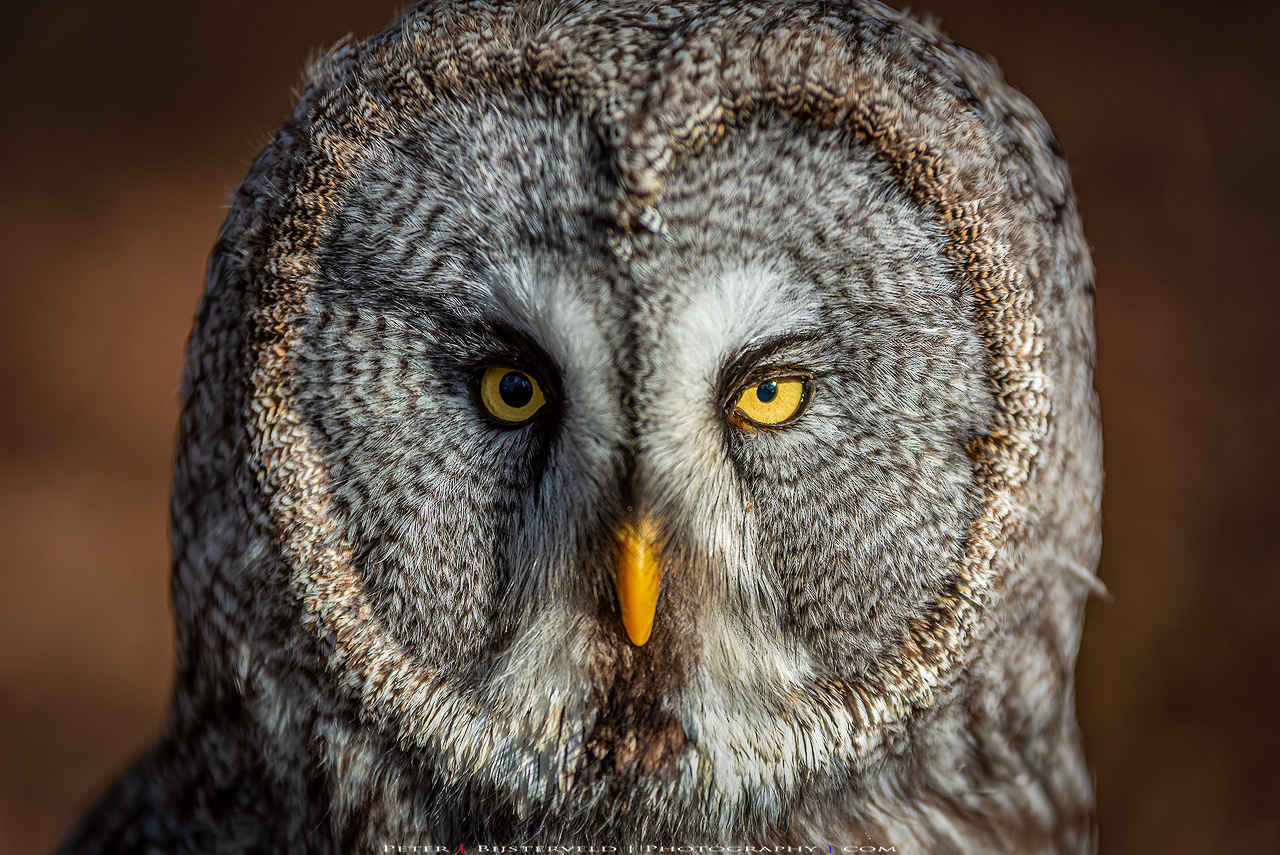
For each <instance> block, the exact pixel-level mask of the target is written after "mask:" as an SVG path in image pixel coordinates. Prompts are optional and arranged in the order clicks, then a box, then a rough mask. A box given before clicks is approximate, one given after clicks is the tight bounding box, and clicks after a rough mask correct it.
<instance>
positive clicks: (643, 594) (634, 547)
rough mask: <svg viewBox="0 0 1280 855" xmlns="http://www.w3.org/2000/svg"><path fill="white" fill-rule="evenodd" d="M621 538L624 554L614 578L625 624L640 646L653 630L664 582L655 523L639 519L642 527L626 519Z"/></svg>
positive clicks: (632, 639)
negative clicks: (654, 528)
mask: <svg viewBox="0 0 1280 855" xmlns="http://www.w3.org/2000/svg"><path fill="white" fill-rule="evenodd" d="M618 542H619V543H620V544H621V546H622V555H621V556H620V559H619V561H618V568H617V573H616V575H615V576H614V580H613V581H614V584H616V585H617V587H618V603H619V604H620V605H621V606H622V625H623V627H625V628H626V630H627V637H628V638H630V639H631V643H632V644H634V645H635V646H636V647H641V646H643V645H644V643H645V642H646V641H648V640H649V634H650V633H651V632H652V631H653V613H654V610H656V609H657V607H658V588H659V587H660V585H661V584H662V567H661V565H659V563H658V555H657V550H656V549H655V548H654V542H653V527H652V526H651V525H650V524H649V521H648V519H641V520H640V526H639V529H637V528H636V527H635V526H633V525H631V524H630V523H624V524H623V525H622V527H621V528H620V529H619V531H618Z"/></svg>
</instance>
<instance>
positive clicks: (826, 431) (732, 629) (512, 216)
mask: <svg viewBox="0 0 1280 855" xmlns="http://www.w3.org/2000/svg"><path fill="white" fill-rule="evenodd" d="M349 186H350V188H352V189H349V190H348V191H347V193H346V194H345V198H344V199H343V200H342V202H341V204H340V206H339V207H337V208H336V209H335V210H334V211H333V213H332V216H331V219H330V226H329V228H328V231H327V233H326V234H325V236H324V239H323V241H322V244H321V249H320V251H319V253H318V256H317V258H318V261H317V271H318V272H317V277H316V282H315V285H314V287H313V288H312V289H311V291H310V293H309V295H308V297H307V305H306V307H305V310H304V311H302V312H301V313H300V315H299V317H300V320H299V321H298V328H297V332H296V335H297V338H298V345H297V348H296V350H297V356H296V358H295V360H294V363H293V375H292V384H293V389H294V394H295V395H296V399H297V402H298V409H299V411H300V413H301V414H302V418H303V419H304V421H305V425H304V429H305V431H306V432H307V435H308V437H309V438H310V440H309V441H310V442H311V443H312V445H313V447H314V453H315V455H316V460H317V461H318V464H319V466H318V471H320V472H321V473H322V477H323V478H324V479H325V481H326V493H327V495H329V496H331V497H332V504H331V506H329V507H328V510H327V513H328V515H329V517H330V518H331V520H332V521H333V526H334V527H335V531H336V532H337V542H338V543H339V544H340V545H339V546H338V547H336V548H338V549H339V550H340V551H342V550H345V551H343V552H342V554H343V555H344V556H345V558H344V561H345V562H346V564H345V566H346V568H347V570H346V574H347V575H346V576H344V577H343V584H344V585H346V586H347V587H348V588H349V589H351V590H354V591H356V592H357V593H356V594H355V595H354V596H358V597H359V600H360V603H361V608H363V609H364V611H363V612H362V613H361V614H362V615H363V618H362V620H364V621H366V622H367V623H368V624H369V625H375V626H377V627H378V632H379V633H380V635H379V636H378V637H379V638H380V639H381V641H380V642H379V643H381V644H383V647H382V648H380V649H379V650H374V651H372V652H368V653H367V654H366V655H367V656H368V657H370V658H371V659H377V657H378V656H383V657H385V658H386V659H387V661H388V662H392V661H393V662H394V668H393V666H392V665H388V666H387V668H388V669H392V670H394V669H399V670H398V671H396V673H397V674H399V675H400V676H399V677H397V678H394V679H393V678H391V677H388V678H386V679H387V685H388V686H390V685H392V683H393V682H395V680H396V679H398V680H400V684H399V690H400V696H408V697H410V698H417V702H391V701H389V702H388V705H387V707H386V708H385V709H384V711H383V713H382V716H383V717H382V723H383V725H384V726H385V727H386V728H387V729H388V730H390V731H391V732H393V733H394V734H396V738H397V739H398V740H399V741H400V743H401V744H403V745H406V746H410V747H412V748H414V749H415V750H420V751H421V752H422V757H423V761H422V762H424V763H427V764H430V765H432V766H433V767H434V768H436V769H437V770H439V774H441V775H442V776H443V777H444V778H445V779H446V780H447V779H451V778H452V779H456V780H461V779H463V778H474V777H479V778H482V779H483V780H485V781H486V782H488V785H490V786H492V787H494V788H495V789H496V790H497V791H499V792H501V793H503V794H504V795H505V796H506V797H509V798H510V799H512V800H513V801H514V803H516V804H517V805H519V806H523V807H522V809H523V810H526V811H537V810H541V809H546V808H547V806H551V808H553V809H555V810H557V811H560V812H562V813H568V814H573V813H575V812H576V813H577V814H579V815H588V814H589V813H591V812H592V811H599V810H601V806H602V805H607V806H608V810H609V811H611V812H615V813H618V814H622V813H625V812H626V811H628V810H644V811H645V812H646V815H647V816H651V817H653V816H663V815H667V814H670V815H674V814H676V813H678V812H679V811H681V810H686V809H688V808H689V807H691V806H695V805H696V806H698V807H699V808H700V811H701V812H702V813H705V814H706V816H707V817H708V818H707V820H706V824H707V827H709V828H713V827H715V826H716V825H717V824H724V825H728V824H730V823H731V822H732V818H733V817H734V816H736V815H739V814H740V813H741V811H742V809H743V806H744V805H745V804H748V803H750V804H753V805H759V806H763V807H764V808H765V810H766V811H767V812H771V813H774V814H776V813H778V812H779V811H781V810H782V809H783V808H784V807H785V806H786V805H787V804H789V803H790V802H791V801H792V800H793V799H794V798H795V797H796V794H797V792H798V789H799V787H800V786H801V784H804V785H805V786H807V787H809V788H813V787H821V786H834V785H835V783H836V781H837V780H838V779H839V775H838V774H836V772H835V770H837V769H841V768H845V767H846V766H847V764H848V763H850V762H854V761H856V759H857V757H858V756H860V754H861V753H863V752H865V750H866V748H867V744H868V742H875V741H876V740H878V739H880V738H881V737H880V736H879V735H878V734H877V733H876V732H875V731H874V730H868V729H866V728H865V727H864V728H863V729H862V730H861V731H860V730H859V727H860V726H861V725H863V724H865V722H864V721H863V720H862V719H861V718H860V715H862V714H863V713H861V712H860V708H859V706H858V701H857V700H856V699H857V697H858V695H857V693H858V692H859V688H858V685H859V680H860V679H866V680H868V681H874V680H875V679H876V677H875V673H876V668H877V667H878V666H877V663H881V664H883V662H885V661H892V660H893V659H894V657H898V656H901V655H902V654H901V651H900V646H901V637H902V628H903V626H904V625H905V624H906V623H907V622H909V621H910V620H911V619H912V618H913V617H914V616H918V615H919V614H921V613H923V612H925V611H926V610H927V609H928V608H929V607H930V606H932V605H933V604H934V602H935V599H936V596H937V592H938V591H939V590H941V589H942V587H943V586H944V583H945V581H946V580H947V579H948V578H949V577H950V576H951V575H952V574H954V572H955V568H956V566H958V565H959V563H960V562H961V560H962V558H963V550H964V544H965V533H966V530H967V529H968V527H969V526H970V525H971V524H972V523H973V521H974V519H975V518H976V517H977V516H978V514H979V507H980V499H981V497H980V495H979V490H978V488H977V486H976V484H975V480H974V471H973V464H972V461H971V459H970V456H969V454H968V453H967V452H966V445H967V444H968V443H969V442H970V441H971V440H972V439H973V438H974V437H975V436H978V435H980V434H982V433H984V432H985V431H986V430H988V429H989V421H990V413H991V403H990V392H989V390H988V388H987V387H986V384H985V381H984V379H983V378H982V377H981V376H980V375H976V374H975V372H974V371H973V370H972V366H973V365H975V364H977V363H979V362H980V361H981V358H982V356H981V354H982V342H981V338H980V336H979V334H978V333H977V331H976V330H975V326H974V323H973V320H972V318H971V310H970V308H969V299H970V298H969V296H968V295H967V293H966V291H965V289H964V287H963V286H962V285H961V284H958V283H957V282H956V280H955V278H954V276H953V275H951V274H950V273H949V267H948V264H947V262H946V260H945V259H944V257H943V252H942V246H943V244H944V237H943V235H942V234H941V232H940V230H939V228H938V227H937V225H936V224H934V222H933V221H932V219H931V218H930V217H929V216H928V215H927V213H926V212H923V211H922V210H921V208H920V206H919V205H917V204H914V203H913V202H911V201H910V200H908V199H907V198H906V197H905V195H904V194H903V193H902V192H901V190H900V189H898V186H897V185H896V184H895V182H894V181H893V180H892V178H891V176H890V175H889V174H888V171H887V169H886V168H885V167H884V165H883V164H882V163H880V162H879V161H877V160H875V159H874V158H873V157H872V156H871V154H870V152H869V151H866V150H863V149H861V148H859V147H857V146H851V145H850V144H849V143H848V141H847V140H841V139H839V138H837V137H836V136H835V135H833V134H823V133H819V132H811V133H797V132H796V129H795V127H794V126H793V125H791V124H789V123H785V122H781V121H776V120H768V119H765V120H762V121H758V122H755V123H753V124H752V125H751V126H750V127H749V128H747V129H744V130H743V131H741V132H740V133H738V134H736V135H734V136H733V137H731V138H729V139H727V140H726V141H724V142H723V143H721V144H720V145H718V146H716V147H714V148H711V149H709V150H707V151H706V152H705V153H703V154H701V155H699V156H697V157H692V158H689V159H687V160H684V161H681V162H680V163H679V164H678V165H677V166H676V167H674V168H673V170H672V172H671V174H670V176H669V177H668V179H667V183H666V187H665V190H664V193H663V197H662V202H661V204H660V205H659V206H658V209H657V210H658V213H659V214H660V216H661V218H662V223H663V225H662V229H661V230H660V232H657V233H640V234H636V235H631V236H625V235H621V234H620V233H619V232H618V230H617V228H616V227H615V224H614V222H613V220H612V218H611V214H610V210H611V209H610V205H611V204H612V201H613V199H614V198H615V195H616V191H615V189H614V188H615V186H616V181H615V179H614V177H613V176H612V175H611V174H610V170H609V164H608V160H607V158H606V156H605V153H604V152H603V151H602V148H601V144H600V142H599V141H598V139H597V137H596V136H595V135H594V134H593V133H592V132H591V131H590V130H589V129H588V128H587V127H586V126H585V124H584V123H583V122H582V121H580V120H578V119H576V118H574V117H573V116H566V115H562V114H556V113H554V112H552V111H549V110H548V109H547V108H545V107H543V106H539V104H537V103H536V102H534V101H519V100H517V101H514V102H511V103H506V104H504V105H503V106H502V107H501V108H498V107H489V108H470V109H465V110H464V109H460V108H458V107H457V106H456V105H454V106H450V107H449V108H448V112H447V114H446V112H445V110H444V109H441V110H438V111H433V112H429V113H428V114H427V115H425V116H424V117H422V118H421V120H420V121H419V122H416V123H414V124H413V125H412V126H410V127H406V128H404V129H403V130H402V137H401V138H400V139H394V140H391V141H389V142H386V143H383V144H379V145H377V146H371V147H370V148H369V149H368V150H366V151H365V152H363V153H362V156H361V158H360V160H359V162H358V165H357V166H356V167H355V168H354V170H353V178H352V179H351V181H350V185H349ZM387 651H391V652H390V653H388V652H387ZM862 691H863V692H864V700H865V693H866V691H867V690H866V689H863V690H862ZM871 691H872V692H874V686H873V687H872V690H871ZM415 693H416V694H415ZM859 733H863V734H864V736H862V737H859V736H858V735H857V734H859ZM860 740H861V741H860ZM655 806H661V809H660V810H655Z"/></svg>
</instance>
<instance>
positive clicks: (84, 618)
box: [0, 0, 1280, 855]
mask: <svg viewBox="0 0 1280 855" xmlns="http://www.w3.org/2000/svg"><path fill="white" fill-rule="evenodd" d="M397 5H398V4H397V3H396V2H385V0H379V2H354V0H352V2H347V3H340V2H336V0H255V1H254V2H248V0H232V2H221V3H201V4H195V3H190V4H186V3H184V4H173V3H169V2H161V1H160V0H114V2H108V1H107V0H63V2H60V3H56V4H55V3H51V2H28V3H25V4H21V5H19V4H14V3H7V4H5V14H4V17H3V21H4V24H3V28H2V31H0V128H3V130H0V852H11V853H37V852H44V851H48V850H49V849H50V848H51V847H52V846H53V845H54V843H55V841H56V839H57V838H58V837H59V835H60V834H61V831H62V829H63V828H64V826H65V824H66V823H67V822H68V821H69V819H70V818H71V817H72V816H73V814H75V813H76V812H77V811H79V810H81V809H82V808H83V807H84V806H85V805H86V804H88V803H89V802H90V801H91V800H92V799H93V798H94V795H95V794H96V793H97V792H98V791H99V790H100V789H101V788H102V787H103V786H104V785H105V784H106V783H107V782H108V780H109V779H110V778H112V777H113V776H114V775H115V774H117V773H118V772H119V771H120V770H121V769H122V767H124V766H125V765H126V764H127V763H128V762H129V760H130V758H131V757H132V756H133V755H135V754H136V753H137V752H138V751H139V750H140V749H141V748H142V746H143V745H144V744H145V743H146V742H147V741H148V740H149V739H150V738H151V737H152V736H153V735H154V734H155V732H156V730H157V728H158V726H159V723H160V721H161V717H162V715H163V708H164V704H165V700H166V694H167V691H168V683H169V679H170V676H169V672H170V669H171V668H172V650H171V645H172V629H171V625H170V620H169V615H168V605H167V597H168V582H167V573H168V568H167V560H168V559H167V531H166V512H167V511H166V509H167V492H168V475H169V473H168V466H169V459H170V453H171V443H172V436H173V431H174V424H175V419H176V415H177V408H176V400H175V390H176V388H177V384H178V373H179V366H180V362H181V352H182V345H183V341H184V339H185V337H186V334H187V329H188V326H189V324H190V321H191V317H192V314H193V312H194V310H195V306H196V301H197V300H198V298H199V295H200V290H201V277H202V272H203V266H204V261H205V256H206V254H207V252H208V250H209V247H210V246H211V245H212V243H213V239H214V235H215V233H216V231H217V229H218V226H219V223H220V221H221V219H222V217H223V214H224V208H223V206H224V204H225V201H226V199H227V197H228V193H229V192H230V191H231V189H232V188H233V187H234V185H235V183H236V182H237V180H238V179H239V178H240V176H241V175H242V174H243V172H244V170H245V168H246V166H247V164H248V161H249V159H250V158H251V157H252V155H253V154H254V153H255V152H256V150H257V149H258V148H259V147H260V146H261V145H262V144H263V143H264V142H265V141H266V140H267V138H268V136H269V134H270V133H271V131H272V130H273V129H274V128H275V126H276V125H277V124H278V123H279V122H280V120H281V119H282V118H283V116H284V115H285V114H286V112H287V111H288V109H289V107H290V103H291V102H290V91H291V88H292V87H293V86H294V85H295V84H296V82H297V81H298V79H299V71H300V69H301V67H302V65H303V63H304V62H305V61H306V59H307V57H308V56H309V55H311V54H312V52H313V51H314V50H316V49H317V48H319V47H321V46H325V45H328V44H331V43H333V42H334V41H335V40H336V39H338V38H339V37H341V36H342V35H343V34H345V33H347V32H353V33H355V34H356V35H358V36H363V35H369V34H371V33H373V32H375V31H376V30H377V29H379V28H380V27H381V26H382V25H383V24H385V23H386V22H387V21H388V20H390V18H391V15H392V13H393V11H395V7H396V6H397ZM1065 5H1066V4H1063V8H1052V7H1050V6H1049V5H1048V4H1045V5H1044V6H1043V7H1040V6H1036V7H1035V8H1033V4H1029V3H1025V2H1013V1H1012V0H1009V1H1008V2H1001V0H982V2H976V0H975V2H968V3H965V2H960V0H928V2H927V3H925V2H922V3H921V4H920V5H919V6H918V7H917V9H918V10H920V11H924V10H926V9H927V10H929V11H931V12H933V13H935V14H937V15H938V16H940V17H941V19H942V22H943V25H944V27H945V28H946V29H947V30H948V31H949V32H950V33H951V35H952V36H953V37H955V38H956V39H957V40H958V41H960V42H961V43H962V44H965V45H968V46H969V47H971V48H973V49H975V50H976V51H978V52H979V53H981V54H984V55H991V56H994V57H996V59H997V60H998V61H999V63H1000V64H1001V66H1002V67H1003V68H1004V70H1005V75H1006V77H1007V78H1008V79H1009V80H1010V81H1011V82H1012V83H1013V84H1014V85H1015V86H1017V87H1019V88H1020V89H1022V90H1023V91H1024V92H1026V93H1027V94H1028V95H1030V96H1031V98H1032V99H1033V100H1034V101H1035V102H1036V103H1037V104H1038V105H1039V106H1040V108H1041V109H1042V110H1043V111H1044V113H1045V115H1046V116H1047V117H1048V119H1049V122H1050V124H1051V125H1052V126H1053V127H1054V129H1055V130H1056V131H1057V133H1058V135H1059V137H1060V138H1061V139H1062V141H1063V144H1064V146H1065V148H1066V151H1067V155H1068V157H1069V159H1070V161H1071V164H1072V167H1073V171H1074V174H1075V181H1076V189H1077V192H1078V194H1079V197H1080V206H1081V208H1082V210H1083V213H1084V218H1085V230H1086V232H1087V233H1088V235H1089V238H1090V240H1091V242H1092V244H1093V246H1094V249H1095V256H1094V258H1095V263H1096V265H1097V270H1098V275H1097V282H1098V299H1097V309H1098V314H1097V322H1098V341H1099V348H1098V350H1099V356H1098V372H1097V387H1098V391H1099V394H1100V396H1101V399H1102V406H1103V415H1104V420H1105V426H1106V462H1107V472H1108V479H1107V496H1106V505H1105V537H1106V546H1105V551H1104V555H1103V560H1102V567H1101V571H1100V572H1101V576H1102V578H1103V579H1104V580H1105V582H1106V583H1107V585H1108V586H1109V587H1110V589H1111V592H1112V595H1113V597H1114V600H1113V601H1112V602H1105V601H1100V600H1095V601H1094V602H1093V603H1092V604H1091V606H1090V609H1089V616H1088V622H1087V625H1086V632H1085V639H1084V647H1083V650H1082V652H1081V658H1080V667H1079V689H1078V695H1079V712H1080V721H1081V726H1082V728H1083V730H1084V734H1085V737H1086V740H1087V744H1088V748H1089V751H1090V754H1091V757H1092V760H1093V763H1094V765H1095V768H1096V770H1097V780H1098V812H1099V822H1100V826H1101V849H1102V851H1103V852H1104V853H1146V852H1160V853H1170V855H1172V853H1183V852H1188V853H1189V852H1209V851H1212V852H1232V853H1262V852H1280V762H1278V761H1280V751H1278V750H1277V749H1278V748H1280V714H1278V712H1277V707H1278V706H1280V689H1278V688H1277V686H1278V685H1280V683H1278V681H1280V643H1278V642H1277V640H1276V633H1277V631H1278V630H1280V621H1277V618H1276V614H1277V604H1278V603H1280V540H1277V537H1276V532H1277V530H1278V529H1280V526H1278V525H1277V523H1280V512H1278V505H1280V500H1278V498H1277V497H1278V496H1280V490H1278V488H1277V485H1278V484H1280V466H1278V465H1277V464H1278V463H1280V431H1278V430H1277V423H1278V422H1280V382H1278V381H1277V375H1278V370H1277V369H1280V358H1278V357H1277V346H1276V345H1277V341H1278V340H1280V337H1278V336H1277V334H1276V331H1277V329H1280V290H1278V289H1277V284H1280V283H1277V275H1276V272H1275V269H1274V264H1275V262H1274V252H1273V250H1274V248H1275V247H1276V246H1277V245H1278V244H1280V241H1277V239H1276V237H1275V225H1274V224H1273V222H1272V217H1273V216H1275V214H1274V210H1275V206H1274V200H1275V199H1276V197H1277V193H1278V192H1280V167H1278V164H1280V152H1278V151H1277V139H1280V127H1278V126H1277V125H1278V124H1280V98H1278V97H1277V95H1276V93H1277V92H1278V91H1280V62H1278V61H1277V59H1276V57H1275V56H1272V55H1269V52H1270V51H1271V50H1272V49H1273V47H1274V46H1275V45H1276V33H1277V32H1280V4H1278V3H1275V2H1271V3H1262V2H1257V3H1252V4H1250V3H1245V2H1238V3H1235V4H1232V5H1231V6H1230V7H1222V8H1224V9H1227V8H1229V9H1230V16H1229V17H1215V18H1204V17H1202V11H1203V7H1200V6H1198V5H1192V4H1189V3H1185V4H1182V5H1181V6H1179V5H1174V4H1170V3H1159V4H1157V3H1154V2H1148V3H1141V2H1125V3H1109V2H1090V3H1081V4H1075V5H1073V6H1072V7H1071V8H1065Z"/></svg>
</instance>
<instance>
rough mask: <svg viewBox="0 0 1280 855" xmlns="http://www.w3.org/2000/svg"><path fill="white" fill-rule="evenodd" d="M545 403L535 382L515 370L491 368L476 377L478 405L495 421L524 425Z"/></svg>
mask: <svg viewBox="0 0 1280 855" xmlns="http://www.w3.org/2000/svg"><path fill="white" fill-rule="evenodd" d="M546 402H547V399H546V398H544V397H542V388H541V387H540V386H539V385H538V381H537V380H534V379H533V378H532V377H531V376H529V375H528V374H526V373H524V372H523V371H520V370H519V369H517V368H507V367H505V366H494V367H493V368H486V369H485V370H484V373H483V374H481V375H480V403H481V404H482V405H483V406H484V408H485V411H486V412H488V413H489V415H491V416H493V417H494V418H495V419H498V420H499V421H503V422H510V423H511V424H519V423H520V422H527V421H528V420H529V419H531V418H533V415H534V413H536V412H538V410H540V409H542V405H543V404H545V403H546Z"/></svg>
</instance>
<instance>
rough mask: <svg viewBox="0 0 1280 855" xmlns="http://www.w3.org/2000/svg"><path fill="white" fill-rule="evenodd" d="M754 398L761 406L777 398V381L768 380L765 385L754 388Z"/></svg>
mask: <svg viewBox="0 0 1280 855" xmlns="http://www.w3.org/2000/svg"><path fill="white" fill-rule="evenodd" d="M756 397H757V398H759V399H760V403H762V404H767V403H769V402H770V401H772V400H773V399H774V398H776V397H778V381H777V380H770V381H768V382H767V383H761V384H760V385H759V386H757V387H756Z"/></svg>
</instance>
